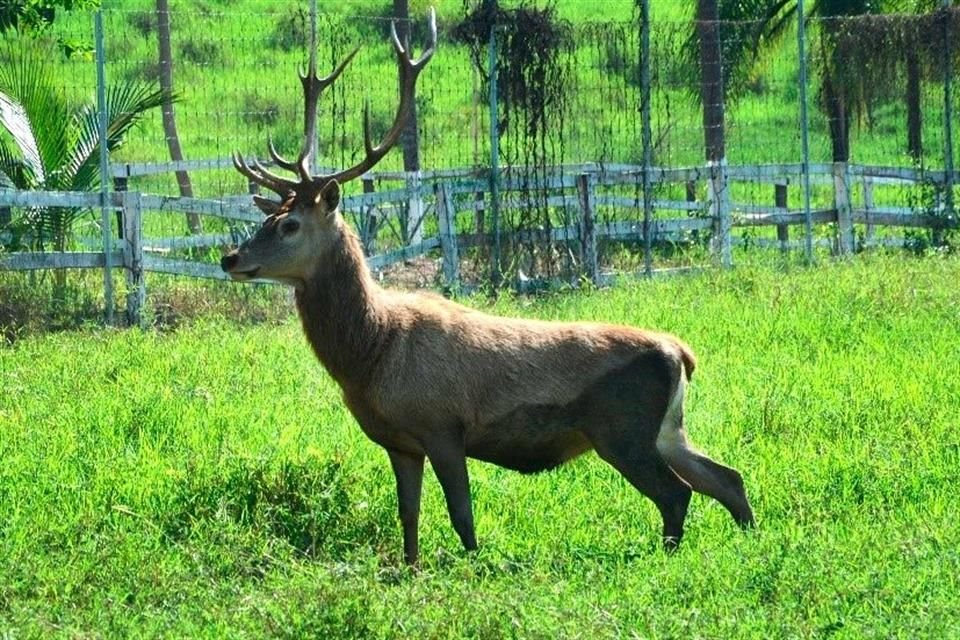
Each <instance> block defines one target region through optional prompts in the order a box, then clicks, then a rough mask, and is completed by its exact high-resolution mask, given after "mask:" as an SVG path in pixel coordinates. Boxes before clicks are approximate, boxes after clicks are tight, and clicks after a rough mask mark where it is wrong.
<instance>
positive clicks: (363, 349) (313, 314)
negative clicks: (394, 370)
mask: <svg viewBox="0 0 960 640" xmlns="http://www.w3.org/2000/svg"><path fill="white" fill-rule="evenodd" d="M340 230H341V233H340V234H339V237H338V238H337V240H336V241H335V242H334V246H333V248H332V251H331V254H332V255H325V256H324V258H323V263H322V264H321V265H320V266H319V267H318V268H317V271H316V272H315V274H314V277H312V278H310V279H309V280H308V281H307V282H306V283H305V284H304V286H303V287H302V288H301V289H298V290H297V293H296V299H297V311H298V312H299V313H300V320H301V322H302V323H303V330H304V333H306V335H307V339H308V340H309V341H310V344H311V346H312V347H313V351H314V353H316V355H317V358H319V360H320V362H321V363H322V364H323V366H324V367H326V369H327V371H329V372H330V375H332V376H333V377H334V378H335V379H336V380H337V382H338V383H339V384H340V386H341V387H344V388H345V389H362V388H364V387H366V385H367V384H368V383H369V380H370V377H371V376H372V374H373V370H374V367H376V365H377V363H378V362H379V360H380V354H381V352H382V349H383V346H384V343H385V341H386V338H387V333H388V323H387V313H386V310H385V309H384V308H383V305H382V304H381V302H380V300H381V297H382V293H383V291H382V290H381V289H380V287H379V286H378V285H377V283H376V282H374V280H373V278H372V277H371V275H370V272H369V270H368V269H367V264H366V261H365V260H364V257H363V251H362V249H361V247H360V241H359V240H358V239H357V237H356V235H355V234H354V233H353V232H352V231H350V230H349V229H348V228H347V226H346V225H345V224H342V225H340Z"/></svg>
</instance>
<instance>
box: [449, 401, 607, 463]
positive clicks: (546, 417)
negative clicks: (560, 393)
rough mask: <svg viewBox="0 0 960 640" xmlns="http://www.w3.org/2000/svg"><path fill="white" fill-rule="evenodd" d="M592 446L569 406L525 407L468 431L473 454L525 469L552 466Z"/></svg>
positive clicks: (480, 457)
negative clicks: (578, 426) (579, 427)
mask: <svg viewBox="0 0 960 640" xmlns="http://www.w3.org/2000/svg"><path fill="white" fill-rule="evenodd" d="M590 448H591V445H590V442H589V441H588V440H587V439H586V437H585V436H584V435H583V433H581V432H580V430H579V429H578V428H577V425H576V424H575V421H574V417H573V416H572V415H571V414H570V412H569V411H568V410H567V408H566V407H553V406H529V407H522V408H520V409H518V410H517V411H515V412H514V413H512V414H510V415H508V416H505V417H504V418H502V419H500V420H497V421H496V422H495V423H492V424H489V425H484V426H480V427H476V428H474V429H471V430H469V431H468V433H467V455H468V456H469V457H471V458H476V459H478V460H484V461H486V462H492V463H494V464H497V465H500V466H501V467H506V468H508V469H515V470H517V471H521V472H524V473H536V472H538V471H546V470H548V469H552V468H554V467H556V466H558V465H560V464H562V463H564V462H566V461H567V460H569V459H571V458H574V457H576V456H578V455H580V454H581V453H583V452H584V451H587V450H589V449H590Z"/></svg>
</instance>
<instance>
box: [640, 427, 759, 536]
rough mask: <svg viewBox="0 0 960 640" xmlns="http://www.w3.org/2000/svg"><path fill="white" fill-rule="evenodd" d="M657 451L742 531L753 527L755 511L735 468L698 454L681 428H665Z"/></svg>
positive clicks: (658, 441)
mask: <svg viewBox="0 0 960 640" xmlns="http://www.w3.org/2000/svg"><path fill="white" fill-rule="evenodd" d="M657 449H658V450H659V451H660V453H661V455H662V456H663V457H664V459H665V460H666V461H667V464H669V465H670V467H671V468H672V469H673V470H674V471H676V472H677V474H678V475H679V476H680V477H681V478H683V479H684V480H685V481H687V482H689V483H690V486H691V487H692V488H693V490H694V491H696V492H697V493H702V494H704V495H707V496H710V497H711V498H713V499H714V500H716V501H717V502H719V503H720V504H722V505H723V506H724V507H726V509H727V511H729V512H730V515H731V516H733V519H734V520H736V522H737V524H739V525H740V526H741V527H743V528H748V527H752V526H753V524H754V520H753V510H752V509H751V508H750V502H749V501H748V500H747V494H746V491H745V490H744V487H743V478H742V477H741V475H740V473H739V472H737V470H736V469H731V468H730V467H727V466H724V465H722V464H720V463H719V462H715V461H713V460H711V459H710V458H709V457H708V456H706V455H705V454H703V453H701V452H699V451H697V450H696V449H695V448H694V447H693V446H692V445H691V444H690V443H689V441H688V440H687V437H686V431H685V430H684V428H683V427H682V426H681V427H679V428H676V429H674V428H672V427H670V426H668V425H664V432H662V433H661V435H660V437H659V438H658V439H657Z"/></svg>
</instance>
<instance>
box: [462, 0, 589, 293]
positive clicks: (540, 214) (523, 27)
mask: <svg viewBox="0 0 960 640" xmlns="http://www.w3.org/2000/svg"><path fill="white" fill-rule="evenodd" d="M464 7H465V10H466V17H465V18H464V20H463V21H461V22H460V23H459V24H457V25H456V26H455V28H454V37H455V39H456V40H457V41H459V42H461V43H463V44H465V45H466V46H467V47H468V48H469V50H470V55H471V59H472V60H473V64H474V66H475V67H476V69H477V71H478V73H479V76H480V78H481V89H482V93H483V94H484V95H485V96H489V90H490V77H489V68H488V43H489V38H490V33H491V30H493V32H494V35H495V38H496V50H497V99H498V105H499V108H498V122H497V128H498V133H499V140H500V154H501V157H502V158H503V160H504V163H505V164H506V165H508V166H510V167H511V168H512V169H511V171H512V173H511V174H510V175H511V177H513V178H518V179H520V180H521V183H522V185H523V189H522V190H521V193H520V197H521V203H522V204H521V206H520V207H519V208H518V209H511V211H513V212H514V213H512V214H511V215H508V216H506V217H505V218H504V220H503V224H504V229H510V230H515V231H516V230H521V229H523V230H538V231H542V232H543V233H542V234H527V235H526V240H525V241H524V242H523V243H522V248H523V249H525V251H521V252H518V251H516V250H514V251H513V252H512V255H511V256H510V258H509V261H507V260H505V264H506V265H508V268H509V269H510V270H511V271H515V270H516V269H520V268H523V269H525V270H526V272H527V273H528V274H530V275H532V274H533V273H536V272H538V271H541V270H543V271H545V272H546V274H547V275H551V274H552V273H553V270H554V269H555V267H556V260H555V259H554V253H555V251H554V247H552V246H551V244H550V241H549V238H550V235H549V234H550V229H551V227H552V226H553V225H554V222H555V221H554V220H553V219H552V218H551V210H550V207H549V206H548V204H547V203H548V199H547V196H548V189H547V186H546V183H547V179H548V178H549V173H550V171H549V169H550V167H552V166H553V165H556V164H560V163H561V162H562V159H563V121H564V117H565V114H566V109H567V104H568V100H567V97H568V96H569V94H570V91H571V87H570V81H571V79H572V77H573V74H572V73H571V66H572V59H573V57H572V55H570V52H571V50H572V40H573V37H572V27H571V25H570V24H569V23H568V22H566V21H563V20H560V19H558V18H557V16H556V10H555V6H554V5H553V4H548V5H547V6H545V7H534V6H532V5H531V4H528V3H527V2H522V3H521V4H520V5H519V6H517V7H515V8H510V9H505V8H502V7H499V6H498V5H497V3H495V2H483V3H480V4H476V3H474V2H471V0H465V3H464ZM538 235H539V236H540V237H541V238H542V240H541V241H538V239H537V236H538ZM514 249H516V247H514ZM523 254H525V255H523ZM521 262H522V263H523V264H521Z"/></svg>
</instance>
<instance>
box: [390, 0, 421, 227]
mask: <svg viewBox="0 0 960 640" xmlns="http://www.w3.org/2000/svg"><path fill="white" fill-rule="evenodd" d="M393 17H394V19H395V21H396V25H397V37H398V38H400V42H402V43H403V46H404V48H406V49H407V50H408V51H409V49H410V3H409V0H393ZM400 146H401V148H402V149H403V170H404V171H406V172H407V173H408V174H410V175H411V176H412V178H410V179H408V186H409V188H410V189H411V190H417V193H414V194H413V195H412V196H411V197H410V199H409V201H408V210H407V234H406V236H407V240H408V241H409V242H420V241H421V240H423V199H422V198H421V197H420V195H419V188H420V138H419V135H418V133H417V101H416V100H415V99H414V101H413V104H412V105H410V117H409V118H408V119H407V122H406V124H405V125H404V127H403V132H402V133H401V134H400Z"/></svg>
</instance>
